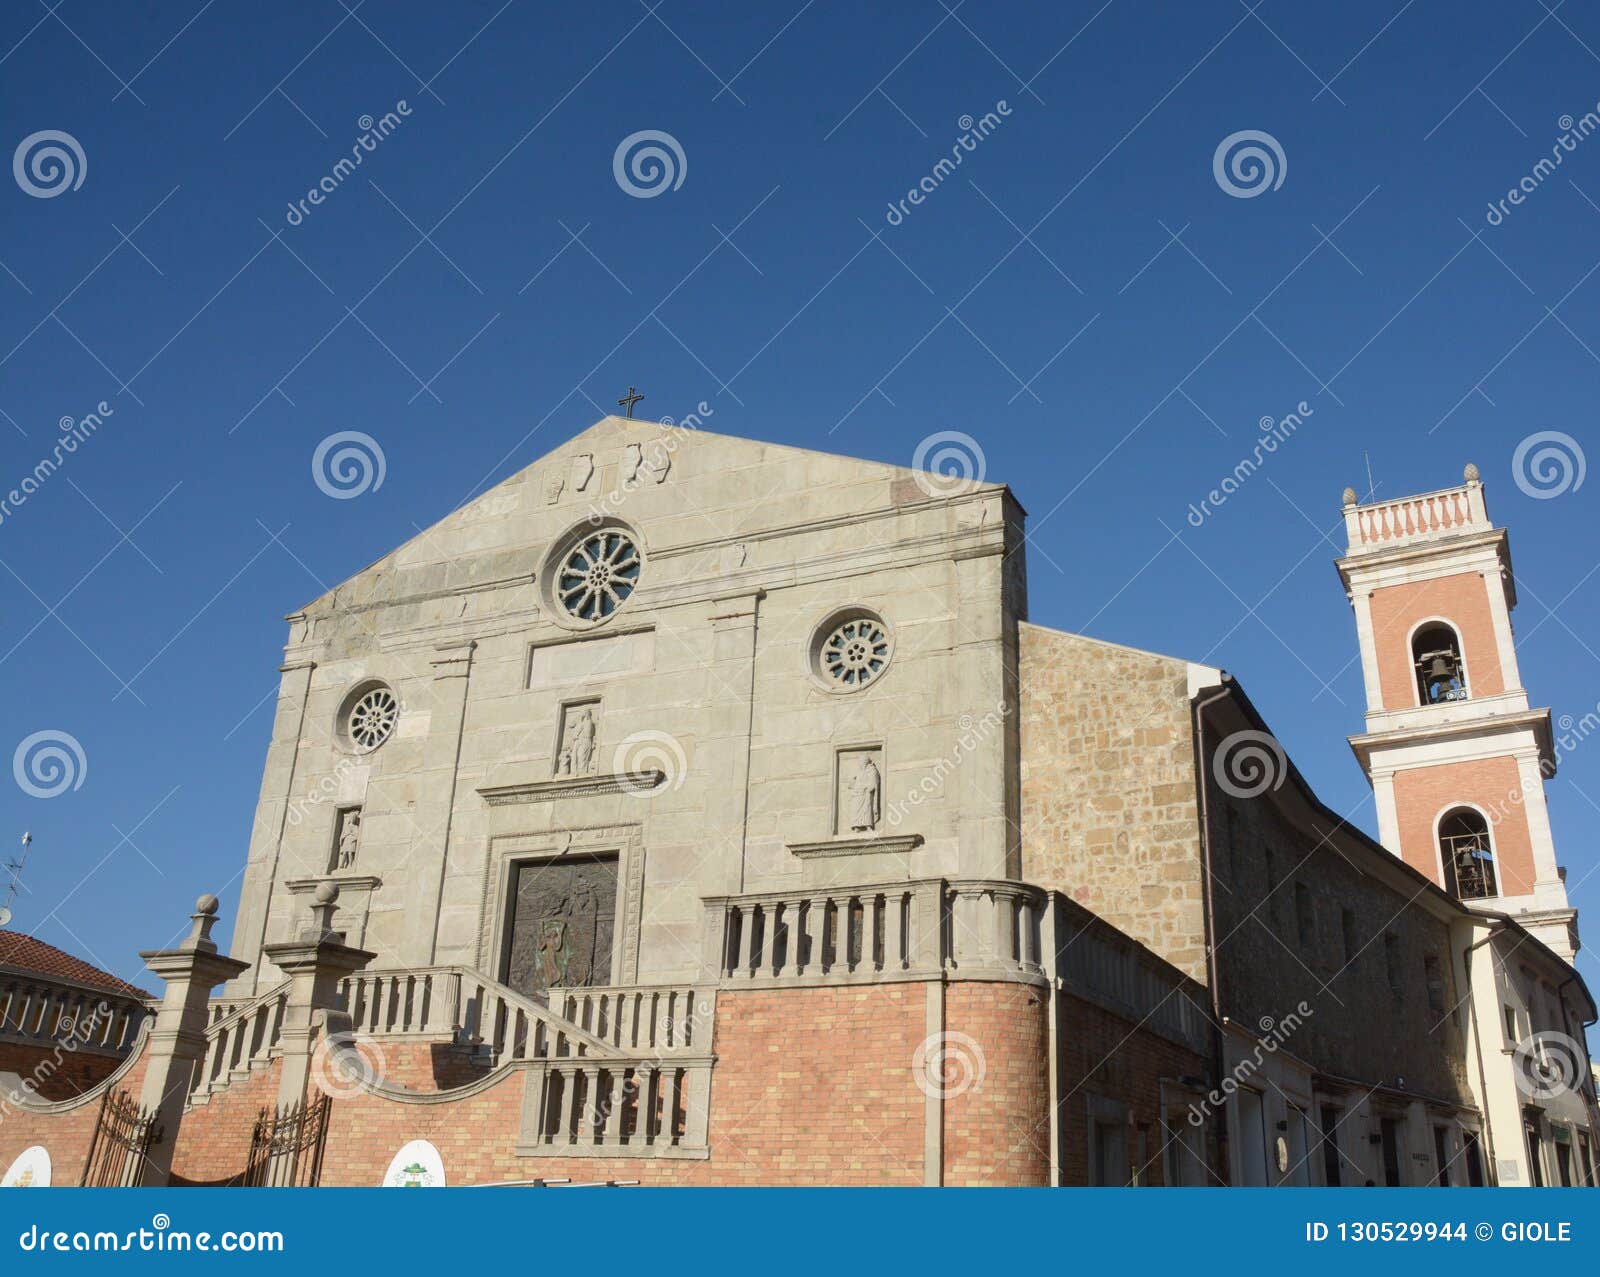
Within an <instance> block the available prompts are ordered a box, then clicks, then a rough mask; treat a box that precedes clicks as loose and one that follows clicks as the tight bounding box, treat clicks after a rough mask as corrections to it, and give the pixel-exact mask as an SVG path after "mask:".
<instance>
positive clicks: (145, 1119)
mask: <svg viewBox="0 0 1600 1277" xmlns="http://www.w3.org/2000/svg"><path fill="white" fill-rule="evenodd" d="M160 1138H161V1132H160V1131H159V1130H158V1129H157V1128H156V1115H155V1113H154V1111H152V1110H150V1109H144V1108H140V1107H139V1105H138V1104H137V1103H135V1102H134V1099H133V1097H132V1096H130V1095H129V1094H128V1093H127V1092H126V1091H107V1092H106V1095H105V1098H104V1099H103V1100H101V1101H100V1117H99V1120H98V1121H97V1122H96V1123H95V1128H94V1139H93V1140H92V1141H91V1142H90V1144H89V1158H88V1161H87V1162H85V1163H84V1167H83V1179H82V1180H81V1181H79V1182H80V1184H81V1186H82V1187H84V1188H137V1187H139V1185H140V1184H142V1183H143V1182H144V1171H145V1166H146V1165H147V1164H148V1161H147V1159H148V1157H149V1153H150V1146H151V1145H152V1144H153V1143H155V1142H156V1140H158V1139H160Z"/></svg>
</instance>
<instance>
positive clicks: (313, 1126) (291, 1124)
mask: <svg viewBox="0 0 1600 1277" xmlns="http://www.w3.org/2000/svg"><path fill="white" fill-rule="evenodd" d="M332 1107H333V1099H332V1097H331V1096H328V1095H318V1096H316V1098H314V1099H310V1100H304V1101H302V1102H301V1103H299V1104H294V1105H291V1106H290V1107H288V1108H282V1109H272V1108H264V1109H262V1110H261V1113H260V1115H259V1116H258V1117H257V1118H256V1125H255V1129H254V1130H253V1131H252V1132H251V1133H250V1160H249V1162H248V1163H246V1165H245V1170H244V1174H243V1175H242V1176H240V1177H239V1181H238V1182H239V1184H240V1186H241V1187H244V1188H269V1187H270V1188H315V1187H316V1186H317V1184H318V1183H319V1182H320V1181H321V1179H322V1149H323V1145H324V1144H325V1143H326V1141H327V1138H328V1113H329V1111H330V1110H331V1109H332Z"/></svg>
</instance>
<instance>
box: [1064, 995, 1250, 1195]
mask: <svg viewBox="0 0 1600 1277" xmlns="http://www.w3.org/2000/svg"><path fill="white" fill-rule="evenodd" d="M1060 1031H1061V1046H1060V1050H1061V1055H1062V1063H1063V1065H1064V1067H1065V1069H1066V1073H1067V1077H1068V1078H1069V1079H1071V1080H1070V1083H1069V1086H1068V1093H1067V1095H1066V1097H1065V1099H1064V1100H1063V1102H1062V1106H1061V1182H1062V1183H1063V1184H1065V1185H1068V1186H1075V1187H1083V1186H1085V1185H1087V1184H1088V1183H1089V1181H1090V1174H1089V1158H1090V1151H1089V1131H1090V1127H1089V1122H1090V1110H1091V1106H1092V1105H1093V1104H1094V1103H1095V1102H1096V1101H1098V1100H1110V1101H1114V1102H1119V1103H1123V1104H1126V1105H1127V1110H1128V1132H1129V1138H1128V1160H1129V1164H1130V1166H1132V1167H1133V1168H1134V1170H1135V1172H1136V1173H1137V1176H1138V1180H1139V1182H1140V1183H1141V1184H1151V1185H1160V1184H1164V1183H1165V1182H1166V1164H1165V1160H1164V1159H1163V1158H1162V1156H1161V1150H1162V1146H1163V1142H1164V1136H1163V1130H1162V1123H1163V1120H1164V1118H1165V1117H1166V1116H1167V1115H1165V1114H1163V1113H1162V1109H1161V1106H1162V1087H1161V1084H1162V1082H1164V1081H1165V1082H1168V1083H1173V1082H1176V1081H1177V1079H1179V1078H1183V1077H1188V1078H1203V1077H1206V1076H1208V1075H1209V1073H1210V1070H1211V1065H1210V1062H1209V1061H1208V1060H1206V1059H1205V1058H1204V1057H1202V1056H1199V1055H1196V1054H1195V1053H1194V1052H1193V1051H1191V1050H1189V1049H1188V1048H1187V1047H1184V1046H1180V1045H1179V1044H1177V1043H1176V1042H1172V1041H1169V1040H1168V1039H1166V1038H1164V1037H1161V1036H1159V1035H1157V1034H1154V1033H1151V1032H1149V1031H1147V1030H1143V1029H1141V1028H1140V1027H1139V1026H1138V1025H1136V1024H1134V1023H1133V1022H1132V1021H1129V1020H1126V1019H1124V1018H1123V1017H1121V1016H1119V1015H1116V1014H1114V1013H1112V1012H1110V1011H1108V1010H1105V1009H1104V1008H1103V1007H1100V1006H1098V1005H1096V1004H1095V1003H1093V1002H1089V1001H1086V1000H1084V999H1082V998H1078V997H1074V996H1073V995H1071V994H1063V995H1062V998H1061V1013H1060ZM1170 1116H1171V1117H1172V1119H1173V1120H1174V1121H1175V1122H1177V1123H1182V1122H1184V1121H1186V1120H1187V1116H1188V1110H1187V1109H1182V1108H1180V1109H1175V1111H1174V1112H1173V1113H1172V1114H1171V1115H1170ZM1141 1132H1142V1133H1143V1135H1144V1144H1145V1151H1144V1156H1142V1157H1141V1153H1140V1135H1141ZM1206 1156H1207V1160H1208V1162H1209V1163H1210V1165H1211V1167H1212V1174H1211V1175H1208V1176H1207V1177H1206V1184H1207V1185H1208V1186H1209V1185H1215V1184H1218V1183H1221V1182H1223V1181H1222V1178H1221V1177H1220V1176H1217V1175H1216V1171H1215V1168H1216V1167H1217V1166H1218V1165H1219V1161H1218V1158H1217V1154H1216V1150H1215V1148H1208V1149H1207V1153H1206Z"/></svg>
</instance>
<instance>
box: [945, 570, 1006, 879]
mask: <svg viewBox="0 0 1600 1277" xmlns="http://www.w3.org/2000/svg"><path fill="white" fill-rule="evenodd" d="M1004 554H1005V545H1004V543H1003V541H1001V540H1000V539H998V538H995V539H993V540H991V541H990V542H988V543H987V544H984V545H981V546H974V547H973V548H971V549H969V550H964V551H962V552H960V553H958V554H957V555H956V562H955V570H956V583H957V593H958V598H959V603H958V613H957V623H956V662H955V664H956V683H957V687H958V689H959V695H958V697H957V700H956V703H957V705H958V706H959V707H960V712H959V718H958V721H957V723H956V725H955V733H954V734H953V735H952V737H951V741H950V747H951V749H952V750H953V749H954V747H955V744H956V736H957V735H960V734H962V733H963V732H965V733H968V734H969V735H973V736H977V735H978V730H979V729H980V726H981V725H982V724H984V723H985V720H986V719H987V720H988V722H989V727H988V728H987V729H986V730H985V732H984V734H983V736H982V737H981V738H980V743H979V744H978V746H977V748H976V749H974V750H973V752H972V753H971V754H969V755H967V756H965V757H963V758H962V761H961V766H960V767H959V768H957V769H956V771H955V773H954V781H955V785H956V787H957V789H958V793H959V807H958V815H957V818H956V828H957V831H958V843H959V846H958V848H957V863H956V868H955V873H954V874H953V875H952V876H957V877H962V878H1004V877H1006V876H1008V875H1009V874H1011V873H1013V872H1015V869H1014V868H1013V863H1012V862H1013V860H1014V859H1015V857H1014V856H1013V854H1012V841H1013V839H1012V833H1013V821H1012V820H1011V819H1008V815H1009V812H1008V804H1007V776H1006V753H1007V740H1008V733H1007V731H1006V730H1005V728H1006V726H1007V723H1006V719H1007V718H1014V717H1015V713H1016V707H1015V704H1014V701H1013V697H1012V694H1011V691H1010V683H1011V682H1012V681H1013V680H1012V679H1011V678H1010V677H1008V671H1007V666H1006V661H1007V654H1008V649H1009V650H1010V655H1011V661H1012V669H1013V670H1014V669H1015V659H1016V658H1015V649H1014V644H1012V643H1008V642H1007V629H1008V626H1007V620H1008V618H1007V617H1006V615H1005V602H1004V599H1003V597H1002V591H1001V589H1000V577H1001V572H1002V568H1003V564H1004ZM1010 628H1011V629H1012V631H1013V633H1014V628H1015V627H1014V626H1012V627H1010ZM991 715H992V716H993V717H992V718H991V717H990V716H991ZM997 723H998V724H1000V727H999V728H998V729H996V727H995V726H994V725H995V724H997ZM1011 738H1012V739H1014V736H1013V737H1011Z"/></svg>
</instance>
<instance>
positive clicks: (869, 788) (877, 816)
mask: <svg viewBox="0 0 1600 1277" xmlns="http://www.w3.org/2000/svg"><path fill="white" fill-rule="evenodd" d="M883 810H884V769H883V746H882V745H853V746H849V747H847V748H844V749H839V750H836V751H834V756H833V834H834V837H836V838H864V837H867V836H869V835H871V834H875V833H877V832H878V831H879V829H880V828H881V827H882V825H883V823H884V814H883Z"/></svg>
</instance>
